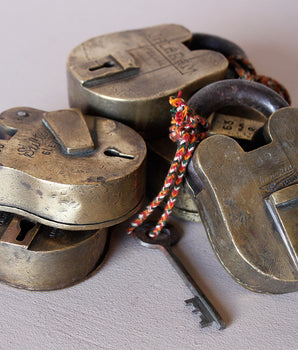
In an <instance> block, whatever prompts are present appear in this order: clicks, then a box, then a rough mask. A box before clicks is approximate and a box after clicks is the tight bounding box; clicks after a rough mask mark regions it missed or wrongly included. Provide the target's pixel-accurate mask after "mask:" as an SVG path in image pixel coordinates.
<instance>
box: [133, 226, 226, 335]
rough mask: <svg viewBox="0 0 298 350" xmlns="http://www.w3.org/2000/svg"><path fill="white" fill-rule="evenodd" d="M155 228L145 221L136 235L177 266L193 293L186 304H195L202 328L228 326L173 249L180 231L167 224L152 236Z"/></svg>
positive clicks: (148, 246)
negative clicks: (151, 232) (157, 233)
mask: <svg viewBox="0 0 298 350" xmlns="http://www.w3.org/2000/svg"><path fill="white" fill-rule="evenodd" d="M153 228H154V225H152V223H145V224H143V225H141V226H139V227H137V228H136V230H135V233H134V237H135V238H136V239H137V241H138V242H139V243H140V244H141V245H143V246H145V247H147V248H153V249H156V248H157V249H159V250H161V251H162V252H163V253H164V254H165V256H166V258H167V259H168V261H169V262H170V263H171V265H172V266H173V267H174V268H175V270H176V271H177V273H178V274H179V276H180V277H181V278H182V280H183V282H184V283H185V284H186V286H187V287H188V289H189V290H190V291H191V293H192V294H193V297H192V298H191V299H188V300H185V304H186V305H191V306H193V307H194V309H193V312H194V313H196V314H199V316H200V319H201V321H200V327H201V328H204V327H208V326H211V325H213V324H214V325H215V326H216V328H217V329H219V330H221V329H224V328H226V325H225V322H224V321H223V319H222V318H221V316H220V315H219V313H218V312H217V310H216V309H215V307H214V306H213V305H212V303H211V302H210V300H209V299H208V298H207V296H206V295H205V294H204V292H203V291H202V290H201V288H200V287H199V286H198V284H197V283H196V281H195V280H194V279H193V278H192V277H191V275H190V274H189V272H188V271H187V269H186V268H185V266H184V265H183V264H182V262H181V260H180V259H179V258H178V256H177V255H176V254H175V253H174V251H173V250H172V247H173V246H175V245H176V244H177V243H178V241H179V239H180V235H179V232H178V231H177V230H176V229H175V227H173V226H172V225H169V224H167V226H165V227H164V228H163V229H162V231H161V232H160V234H159V235H158V236H156V237H154V238H151V237H150V235H149V233H150V231H152V229H153Z"/></svg>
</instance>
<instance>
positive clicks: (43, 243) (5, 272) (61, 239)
mask: <svg viewBox="0 0 298 350" xmlns="http://www.w3.org/2000/svg"><path fill="white" fill-rule="evenodd" d="M107 235H108V229H106V228H104V229H100V230H97V231H96V230H92V231H91V230H88V231H82V232H80V231H65V230H61V229H57V228H51V227H48V226H44V225H40V224H37V223H36V222H30V221H28V220H27V219H25V218H23V217H20V216H18V215H13V214H10V213H5V212H0V281H1V282H4V283H7V284H9V285H12V286H14V287H18V288H24V289H29V290H52V289H60V288H65V287H68V286H71V285H73V284H75V283H78V282H80V281H82V280H83V279H85V278H86V277H87V276H89V275H90V274H91V273H92V272H93V271H95V270H96V269H97V268H98V267H99V264H100V263H101V261H102V259H103V257H104V255H105V252H106V244H107Z"/></svg>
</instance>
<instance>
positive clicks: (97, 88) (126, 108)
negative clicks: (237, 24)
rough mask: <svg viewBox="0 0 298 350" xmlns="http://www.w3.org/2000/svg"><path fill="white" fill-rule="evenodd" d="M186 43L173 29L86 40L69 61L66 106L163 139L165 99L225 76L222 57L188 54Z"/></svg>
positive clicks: (184, 34) (183, 32)
mask: <svg viewBox="0 0 298 350" xmlns="http://www.w3.org/2000/svg"><path fill="white" fill-rule="evenodd" d="M191 40H192V33H191V32H190V31H189V30H188V29H186V28H184V27H183V26H180V25H176V24H167V25H159V26H155V27H149V28H144V29H139V30H131V31H126V32H119V33H113V34H107V35H102V36H99V37H96V38H93V39H90V40H87V41H86V42H84V43H82V44H80V45H79V46H77V47H76V48H74V49H73V50H72V52H71V53H70V55H69V57H68V62H67V75H68V92H69V102H70V106H71V107H78V108H81V109H82V110H83V111H84V112H88V113H90V112H91V113H92V114H93V113H94V114H99V115H102V116H105V117H108V118H112V119H116V120H119V121H122V122H124V123H125V124H128V125H130V126H132V127H133V128H134V129H136V130H137V131H139V132H140V133H141V135H142V136H145V137H146V138H148V137H157V136H160V135H165V134H166V133H167V129H168V126H169V124H170V114H169V105H168V99H169V96H171V95H175V94H176V93H177V92H178V91H179V90H183V91H184V95H185V98H189V97H190V96H191V95H192V94H193V93H194V92H195V91H197V90H198V89H199V88H201V87H202V86H204V85H206V84H208V83H211V82H213V81H216V80H219V79H222V78H224V76H225V74H226V71H227V67H228V61H227V59H226V58H225V57H224V56H223V55H222V54H220V53H218V52H215V51H210V50H192V47H191V46H190V48H189V47H188V46H189V45H191Z"/></svg>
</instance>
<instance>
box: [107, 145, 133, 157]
mask: <svg viewBox="0 0 298 350" xmlns="http://www.w3.org/2000/svg"><path fill="white" fill-rule="evenodd" d="M104 154H105V155H106V156H108V157H118V158H125V159H134V158H135V157H134V156H132V155H131V154H125V153H121V152H120V151H118V150H117V149H116V148H107V149H106V150H105V151H104Z"/></svg>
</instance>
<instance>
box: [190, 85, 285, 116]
mask: <svg viewBox="0 0 298 350" xmlns="http://www.w3.org/2000/svg"><path fill="white" fill-rule="evenodd" d="M187 104H188V105H189V106H190V107H191V108H193V109H194V111H195V113H197V114H199V115H201V116H202V117H204V118H208V117H209V116H210V114H211V113H213V112H216V111H218V110H220V109H221V108H224V107H228V106H247V107H251V108H254V109H256V110H257V111H259V112H261V113H263V114H264V115H265V117H267V118H269V117H270V115H271V114H272V113H273V112H275V111H276V110H278V109H280V108H282V107H288V106H289V105H288V103H287V102H286V101H285V100H284V99H283V98H282V97H281V96H280V95H279V94H278V93H276V92H275V91H273V90H272V89H270V88H268V87H266V86H264V85H263V84H260V83H256V82H252V81H248V80H241V79H227V80H221V81H217V82H215V83H212V84H209V85H207V86H205V87H204V88H202V89H201V90H199V91H197V92H196V93H195V94H194V95H193V96H192V97H191V98H190V99H189V101H188V103H187Z"/></svg>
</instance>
